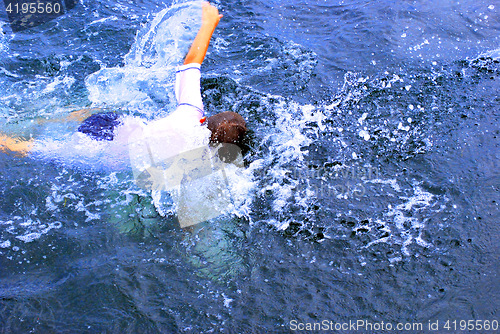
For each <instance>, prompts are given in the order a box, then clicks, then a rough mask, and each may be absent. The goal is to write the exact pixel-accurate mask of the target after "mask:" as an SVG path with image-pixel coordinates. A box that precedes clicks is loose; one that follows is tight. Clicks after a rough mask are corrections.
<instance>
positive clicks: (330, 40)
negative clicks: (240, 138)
mask: <svg viewBox="0 0 500 334" xmlns="http://www.w3.org/2000/svg"><path fill="white" fill-rule="evenodd" d="M218 6H219V8H220V9H221V11H222V13H223V14H224V17H223V19H222V20H221V22H220V24H219V26H218V28H217V30H216V32H215V34H214V37H213V40H212V43H211V48H210V50H209V53H208V55H207V58H206V60H205V62H204V64H203V69H202V73H203V76H202V91H203V97H204V103H205V108H206V111H207V112H208V113H209V114H213V113H216V112H219V111H226V110H230V111H236V112H238V113H240V114H241V115H243V116H244V117H245V119H246V120H247V126H248V128H249V129H250V131H249V133H248V136H247V140H246V143H245V149H244V154H245V157H244V159H245V169H244V170H243V171H240V172H241V173H240V172H239V174H238V173H236V174H234V175H232V176H231V177H232V178H231V182H232V183H231V187H232V188H231V189H232V194H233V195H234V201H235V203H236V205H235V206H234V207H233V208H232V212H231V213H230V214H227V215H225V216H222V217H219V218H218V219H215V220H213V221H210V222H207V223H204V224H200V225H197V226H196V227H195V228H192V229H186V230H183V229H181V228H180V227H179V223H178V221H177V218H176V212H175V210H174V209H173V206H172V200H171V199H170V198H169V196H168V194H166V193H158V192H156V193H151V192H148V191H145V190H143V189H140V188H139V187H138V186H137V185H136V184H135V183H134V179H133V174H132V172H131V171H130V170H128V169H126V168H124V169H113V168H109V167H105V166H104V164H103V162H102V161H101V160H98V159H97V160H96V159H95V157H92V156H91V155H85V154H70V153H71V152H72V150H73V148H68V149H66V150H63V152H59V153H56V152H52V151H53V150H55V147H56V146H57V145H55V146H54V149H52V148H51V146H48V148H47V150H45V152H44V153H43V154H38V155H31V156H28V157H18V156H12V155H6V154H2V155H0V164H1V171H2V173H1V174H0V191H1V196H0V198H1V200H0V268H1V271H0V333H26V332H33V333H124V332H130V333H217V332H223V333H288V332H293V330H292V329H293V328H292V327H291V321H292V320H296V321H298V322H300V323H314V322H321V321H322V320H328V321H333V322H336V323H343V322H349V321H356V320H360V319H362V320H365V321H371V322H373V323H380V322H381V321H384V322H385V323H388V322H389V323H393V324H396V323H407V322H409V323H422V324H424V332H427V330H425V329H427V327H426V326H427V324H428V323H429V321H430V322H436V321H439V323H440V324H441V326H442V325H443V324H444V323H446V321H448V320H449V321H453V320H456V321H457V323H458V322H459V321H460V320H488V321H495V320H496V321H498V320H500V319H499V316H498V314H499V305H500V296H499V292H498V291H499V287H500V284H499V282H500V280H499V276H498V275H499V265H500V263H499V259H498V254H499V252H500V249H499V243H498V237H499V236H500V233H499V232H500V231H499V227H498V219H499V218H500V215H499V210H498V202H499V200H500V198H499V191H500V177H499V173H498V170H499V165H498V162H499V155H500V150H499V138H498V136H499V124H500V121H499V111H500V108H499V105H500V101H499V98H498V92H499V88H500V84H499V80H500V76H499V71H500V69H499V66H500V58H499V55H500V51H499V41H500V39H499V36H500V34H499V31H500V15H499V11H498V9H499V8H500V4H499V3H498V2H495V1H493V0H492V1H471V0H466V1H460V2H457V1H445V0H439V1H434V2H425V1H333V0H332V1H319V0H318V1H301V0H295V1H291V2H287V3H283V2H278V1H273V0H268V1H258V0H255V1H247V2H240V1H229V2H221V3H218ZM0 12H1V13H2V14H1V15H0V88H1V90H0V92H1V93H0V125H1V128H2V130H1V131H2V132H3V133H7V134H10V135H13V136H22V137H24V138H27V137H33V138H36V139H38V140H46V141H52V142H54V141H55V142H57V140H59V139H61V138H64V137H65V136H67V135H68V134H70V133H72V132H74V131H75V130H76V129H77V128H78V124H79V123H78V122H76V121H69V122H61V120H62V119H64V118H65V117H67V115H69V113H70V112H71V111H74V110H78V109H81V108H90V107H96V108H105V109H106V110H117V111H119V112H120V113H124V114H132V115H136V116H140V117H143V118H145V119H154V118H157V117H161V116H164V115H166V114H168V112H169V111H170V110H172V108H174V107H175V103H174V96H173V83H174V81H173V80H174V76H173V73H174V70H175V66H176V65H178V64H179V63H180V62H181V61H182V58H183V56H184V54H185V53H186V51H187V48H188V47H189V43H190V41H191V40H192V38H193V36H194V35H195V34H196V31H197V28H198V25H199V17H198V16H197V15H198V14H197V13H199V3H191V2H182V1H179V2H175V3H172V2H171V1H150V2H147V3H143V2H139V3H136V2H132V1H93V2H89V1H81V2H80V3H79V4H78V5H77V6H76V7H75V8H74V9H72V10H71V11H69V12H68V13H67V14H66V15H64V16H62V17H60V18H58V19H56V20H54V21H51V22H49V23H46V24H44V25H41V26H38V27H36V28H32V29H30V30H26V31H24V32H19V33H15V34H14V33H12V31H11V30H10V27H9V25H8V22H7V17H6V15H4V11H3V9H2V10H1V11H0ZM452 329H453V328H452ZM440 330H441V332H458V331H459V330H460V327H457V330H456V331H453V330H450V331H447V330H445V329H444V328H443V327H441V328H440ZM338 332H346V333H347V332H350V331H338ZM351 332H352V331H351ZM357 332H359V333H365V332H371V333H372V332H377V331H376V330H368V329H363V328H362V329H360V330H358V331H357ZM408 332H417V331H408ZM470 332H485V331H484V330H482V331H481V330H477V328H474V330H472V331H470ZM487 332H494V331H487Z"/></svg>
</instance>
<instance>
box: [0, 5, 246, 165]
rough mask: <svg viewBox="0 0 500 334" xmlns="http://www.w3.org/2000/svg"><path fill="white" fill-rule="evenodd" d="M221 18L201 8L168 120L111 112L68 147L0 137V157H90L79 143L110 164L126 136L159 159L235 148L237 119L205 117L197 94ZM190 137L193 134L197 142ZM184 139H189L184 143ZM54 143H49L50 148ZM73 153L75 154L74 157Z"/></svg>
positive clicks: (97, 117) (93, 120) (81, 130)
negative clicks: (212, 146) (206, 147)
mask: <svg viewBox="0 0 500 334" xmlns="http://www.w3.org/2000/svg"><path fill="white" fill-rule="evenodd" d="M221 18H222V14H219V11H218V9H217V8H216V7H215V6H213V5H211V4H209V3H208V2H204V3H203V4H202V24H201V27H200V30H199V31H198V33H197V35H196V37H195V39H194V41H193V43H192V45H191V47H190V49H189V51H188V53H187V55H186V57H185V59H184V64H183V65H182V66H179V67H178V68H177V72H176V83H175V93H176V97H177V102H178V107H177V109H176V110H175V111H173V112H172V113H170V114H169V115H168V116H166V117H164V118H161V119H157V120H153V121H150V122H145V121H143V120H140V119H137V118H134V117H128V116H125V117H120V116H119V115H118V114H117V113H115V112H105V113H103V112H101V113H95V114H92V115H91V116H90V117H88V118H86V119H85V120H84V121H83V123H81V124H80V126H79V127H78V132H77V133H76V134H75V135H76V138H72V140H71V143H72V145H71V147H70V146H68V145H65V143H61V142H57V141H55V142H57V143H58V145H50V143H48V142H47V141H43V140H35V139H29V140H21V139H18V138H14V137H10V136H7V135H5V134H1V133H0V152H5V153H14V154H20V155H28V154H30V153H32V152H42V153H54V151H56V152H55V153H59V152H57V151H62V152H61V153H64V154H68V153H67V152H65V151H75V152H74V154H76V155H78V154H82V155H89V154H94V153H95V152H88V151H89V150H88V148H87V147H86V145H85V142H87V143H88V142H89V141H97V142H100V143H103V142H104V143H106V145H101V148H102V150H104V151H105V154H107V155H110V156H111V158H110V160H113V157H119V158H123V156H124V154H125V155H127V153H128V144H129V143H130V137H131V135H134V136H135V137H136V138H137V137H141V136H144V137H148V138H155V139H156V148H155V147H154V148H153V149H156V151H161V150H163V151H164V150H167V151H169V152H167V153H165V152H164V153H162V154H160V155H161V156H162V157H169V156H174V155H176V154H178V153H181V152H184V151H186V150H189V149H192V148H193V147H194V146H196V145H200V144H204V143H203V140H204V139H203V138H205V137H206V138H207V140H209V142H210V143H230V144H240V143H241V141H242V139H243V136H244V135H245V132H246V130H247V129H246V123H245V120H244V119H243V117H242V116H241V115H239V114H237V113H234V112H222V113H219V114H216V115H213V116H211V117H208V118H207V117H205V114H204V111H203V102H202V98H201V92H200V77H201V73H200V67H201V64H202V62H203V60H204V59H205V55H206V53H207V50H208V46H209V44H210V39H211V37H212V34H213V32H214V31H215V28H216V27H217V25H218V23H219V20H220V19H221ZM89 111H90V113H91V112H92V110H90V109H83V110H79V111H76V112H73V113H72V114H70V115H69V117H68V120H77V119H80V118H82V116H87V115H88V114H89ZM193 134H198V137H197V138H196V135H194V136H193ZM207 134H208V135H207ZM187 137H195V138H194V139H193V140H187V139H186V138H187ZM158 139H161V140H158ZM154 141H155V140H153V142H154ZM55 142H54V141H51V143H52V144H54V143H55ZM75 142H77V145H75ZM167 142H168V145H166V144H167ZM193 145H194V146H193ZM153 146H154V145H153ZM78 149H80V150H81V151H80V152H76V151H77V150H78ZM101 162H102V161H101Z"/></svg>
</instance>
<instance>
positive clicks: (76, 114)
mask: <svg viewBox="0 0 500 334" xmlns="http://www.w3.org/2000/svg"><path fill="white" fill-rule="evenodd" d="M98 111H102V109H101V108H84V109H79V110H75V111H72V112H71V113H70V114H69V115H67V116H64V117H62V118H55V119H38V120H37V123H38V124H45V123H61V122H83V121H84V120H85V119H87V118H88V117H90V116H91V115H92V114H93V113H95V112H98Z"/></svg>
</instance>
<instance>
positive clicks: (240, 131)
mask: <svg viewBox="0 0 500 334" xmlns="http://www.w3.org/2000/svg"><path fill="white" fill-rule="evenodd" d="M207 126H208V128H209V129H210V131H211V132H212V136H211V137H210V141H211V142H212V143H228V144H240V143H241V142H242V140H243V137H244V136H245V133H246V131H247V127H246V123H245V120H244V119H243V117H241V115H239V114H237V113H235V112H232V111H227V112H223V113H219V114H216V115H213V116H210V117H209V118H208V125H207Z"/></svg>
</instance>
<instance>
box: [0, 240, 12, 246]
mask: <svg viewBox="0 0 500 334" xmlns="http://www.w3.org/2000/svg"><path fill="white" fill-rule="evenodd" d="M10 245H11V243H10V241H9V240H6V241H2V242H0V248H9V247H10Z"/></svg>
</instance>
